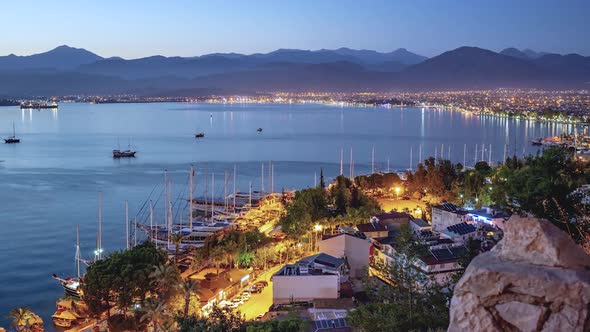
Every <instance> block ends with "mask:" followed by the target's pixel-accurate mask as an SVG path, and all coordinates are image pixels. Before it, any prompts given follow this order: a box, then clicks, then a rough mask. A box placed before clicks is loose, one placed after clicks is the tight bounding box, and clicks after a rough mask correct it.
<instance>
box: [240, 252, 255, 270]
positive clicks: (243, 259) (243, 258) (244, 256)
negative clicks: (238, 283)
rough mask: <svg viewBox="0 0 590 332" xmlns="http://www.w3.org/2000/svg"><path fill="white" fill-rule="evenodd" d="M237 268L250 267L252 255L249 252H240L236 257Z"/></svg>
mask: <svg viewBox="0 0 590 332" xmlns="http://www.w3.org/2000/svg"><path fill="white" fill-rule="evenodd" d="M237 261H238V266H239V267H241V268H247V267H249V266H251V265H252V262H253V261H254V253H252V252H251V251H241V252H240V253H239V254H238V256H237Z"/></svg>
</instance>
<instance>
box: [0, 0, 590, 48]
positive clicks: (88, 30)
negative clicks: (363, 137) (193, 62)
mask: <svg viewBox="0 0 590 332" xmlns="http://www.w3.org/2000/svg"><path fill="white" fill-rule="evenodd" d="M1 8H2V15H1V17H2V18H1V20H0V31H2V39H1V42H0V55H7V54H10V53H14V54H17V55H29V54H34V53H40V52H44V51H47V50H49V49H52V48H55V47H56V46H59V45H64V44H65V45H69V46H72V47H81V48H85V49H87V50H90V51H92V52H95V53H97V54H99V55H101V56H105V57H110V56H121V57H123V58H138V57H144V56H150V55H156V54H157V55H165V56H196V55H202V54H208V53H215V52H237V53H245V54H251V53H258V52H261V53H265V52H270V51H273V50H276V49H279V48H298V49H312V50H315V49H322V48H327V49H334V48H339V47H350V48H356V49H372V50H377V51H392V50H395V49H397V48H400V47H403V48H407V49H408V50H410V51H413V52H415V53H418V54H422V55H425V56H435V55H437V54H440V53H442V52H445V51H448V50H451V49H454V48H457V47H460V46H466V45H467V46H478V47H482V48H486V49H490V50H493V51H500V50H502V49H504V48H506V47H517V48H531V49H534V50H537V51H545V52H552V53H579V54H582V55H587V56H588V55H590V38H589V37H588V33H589V32H590V19H588V17H587V15H588V14H589V13H590V0H405V1H398V0H383V1H382V0H357V1H351V0H274V1H272V0H234V1H227V0H212V1H199V0H192V1H191V0H142V1H139V0H137V1H133V0H118V1H115V0H101V1H95V0H76V1H68V0H52V1H46V0H27V1H15V0H2V6H1Z"/></svg>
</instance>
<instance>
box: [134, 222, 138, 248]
mask: <svg viewBox="0 0 590 332" xmlns="http://www.w3.org/2000/svg"><path fill="white" fill-rule="evenodd" d="M133 223H134V225H135V226H134V229H133V246H134V247H137V217H134V218H133Z"/></svg>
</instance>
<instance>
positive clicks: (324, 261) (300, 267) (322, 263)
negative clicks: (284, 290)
mask: <svg viewBox="0 0 590 332" xmlns="http://www.w3.org/2000/svg"><path fill="white" fill-rule="evenodd" d="M342 265H344V259H342V258H336V257H334V256H330V255H328V254H324V253H319V254H317V255H312V256H307V257H304V258H302V259H300V260H299V261H298V262H296V263H295V264H287V265H285V266H283V267H282V268H281V269H280V270H279V271H278V272H277V273H275V276H300V275H334V274H338V272H339V271H338V270H339V269H340V267H341V266H342Z"/></svg>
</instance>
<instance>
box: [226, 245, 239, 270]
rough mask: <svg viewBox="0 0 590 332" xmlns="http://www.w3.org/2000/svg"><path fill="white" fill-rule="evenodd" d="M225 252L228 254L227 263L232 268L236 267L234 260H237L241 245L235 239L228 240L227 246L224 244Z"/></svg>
mask: <svg viewBox="0 0 590 332" xmlns="http://www.w3.org/2000/svg"><path fill="white" fill-rule="evenodd" d="M224 249H225V252H226V254H227V255H228V256H227V257H226V258H227V263H228V264H229V265H230V266H231V268H233V267H234V262H235V261H236V256H237V255H238V253H239V247H238V244H237V243H236V242H235V241H228V242H227V243H226V244H225V246H224Z"/></svg>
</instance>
